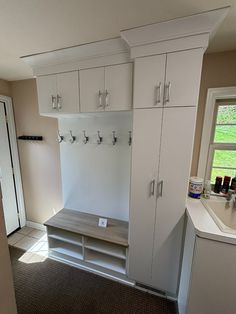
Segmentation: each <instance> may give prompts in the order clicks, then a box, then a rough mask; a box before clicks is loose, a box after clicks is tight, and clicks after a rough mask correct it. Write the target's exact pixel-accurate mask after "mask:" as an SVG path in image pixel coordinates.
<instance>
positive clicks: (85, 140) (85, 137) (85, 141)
mask: <svg viewBox="0 0 236 314" xmlns="http://www.w3.org/2000/svg"><path fill="white" fill-rule="evenodd" d="M83 133H84V139H83V142H84V144H87V143H88V141H89V137H88V136H86V133H85V131H83Z"/></svg>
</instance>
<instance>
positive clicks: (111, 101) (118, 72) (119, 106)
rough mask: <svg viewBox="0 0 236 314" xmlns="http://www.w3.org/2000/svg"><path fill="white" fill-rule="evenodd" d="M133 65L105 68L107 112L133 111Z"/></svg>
mask: <svg viewBox="0 0 236 314" xmlns="http://www.w3.org/2000/svg"><path fill="white" fill-rule="evenodd" d="M132 68H133V65H132V63H125V64H119V65H114V66H108V67H105V91H104V92H105V93H104V101H105V104H104V105H105V110H106V111H119V110H131V109H132Z"/></svg>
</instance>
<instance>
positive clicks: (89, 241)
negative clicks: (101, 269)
mask: <svg viewBox="0 0 236 314" xmlns="http://www.w3.org/2000/svg"><path fill="white" fill-rule="evenodd" d="M84 247H85V248H88V249H91V250H93V251H97V252H100V253H104V254H107V255H110V256H114V257H117V258H120V259H123V260H126V247H124V246H121V245H118V244H114V243H111V242H107V241H103V240H98V239H95V238H90V237H85V238H84Z"/></svg>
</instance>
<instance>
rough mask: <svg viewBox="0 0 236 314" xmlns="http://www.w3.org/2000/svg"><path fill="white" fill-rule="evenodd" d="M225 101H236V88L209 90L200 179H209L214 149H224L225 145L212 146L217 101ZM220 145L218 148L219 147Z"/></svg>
mask: <svg viewBox="0 0 236 314" xmlns="http://www.w3.org/2000/svg"><path fill="white" fill-rule="evenodd" d="M224 99H236V86H231V87H219V88H209V89H208V91H207V100H206V107H205V116H204V122H203V131H202V140H201V147H200V154H199V161H198V172H197V175H198V177H201V178H204V179H209V178H210V171H211V164H212V158H213V149H214V148H217V147H218V148H223V146H224V144H222V143H221V144H219V145H218V144H214V146H213V145H211V146H210V142H211V138H212V129H213V122H214V120H215V109H216V101H217V100H224ZM217 145H218V146H217ZM225 148H226V149H235V146H233V145H232V146H230V145H229V144H225Z"/></svg>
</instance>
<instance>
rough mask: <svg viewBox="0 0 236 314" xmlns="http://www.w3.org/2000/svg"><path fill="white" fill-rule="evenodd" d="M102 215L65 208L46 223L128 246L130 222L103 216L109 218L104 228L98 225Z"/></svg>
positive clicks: (46, 224) (48, 225) (49, 225)
mask: <svg viewBox="0 0 236 314" xmlns="http://www.w3.org/2000/svg"><path fill="white" fill-rule="evenodd" d="M101 217H103V216H97V215H92V214H87V213H83V212H79V211H77V210H72V209H66V208H63V209H62V210H60V211H59V212H58V213H57V214H56V215H55V216H53V217H52V218H50V219H49V220H48V221H46V222H45V223H44V225H45V226H47V227H55V228H59V229H62V230H66V231H71V232H74V233H77V234H80V235H85V236H89V237H93V238H96V239H100V240H104V241H108V242H111V243H116V244H120V245H123V246H126V247H128V222H126V221H122V220H118V219H112V218H107V217H103V218H107V219H108V223H107V227H106V228H103V227H98V220H99V218H101Z"/></svg>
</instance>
